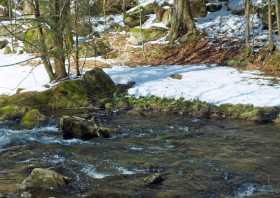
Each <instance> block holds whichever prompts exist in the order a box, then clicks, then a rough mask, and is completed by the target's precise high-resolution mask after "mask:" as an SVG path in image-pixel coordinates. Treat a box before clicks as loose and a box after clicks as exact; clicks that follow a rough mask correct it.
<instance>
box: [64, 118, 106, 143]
mask: <svg viewBox="0 0 280 198" xmlns="http://www.w3.org/2000/svg"><path fill="white" fill-rule="evenodd" d="M60 130H61V131H62V133H63V137H64V138H65V139H73V138H77V139H82V140H90V139H92V138H97V137H104V138H108V137H110V133H111V130H110V129H108V128H103V127H99V126H97V125H96V123H95V122H94V121H89V120H86V119H84V118H80V117H70V116H63V117H62V118H61V119H60Z"/></svg>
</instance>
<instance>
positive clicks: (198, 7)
mask: <svg viewBox="0 0 280 198" xmlns="http://www.w3.org/2000/svg"><path fill="white" fill-rule="evenodd" d="M190 6H191V12H192V15H193V17H204V16H206V15H207V10H206V3H205V0H190Z"/></svg>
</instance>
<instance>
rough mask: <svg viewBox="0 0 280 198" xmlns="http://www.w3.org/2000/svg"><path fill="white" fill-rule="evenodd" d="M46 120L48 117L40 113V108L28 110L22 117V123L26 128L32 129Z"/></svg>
mask: <svg viewBox="0 0 280 198" xmlns="http://www.w3.org/2000/svg"><path fill="white" fill-rule="evenodd" d="M45 120H46V117H45V116H44V115H43V114H41V113H40V111H39V110H38V109H32V110H30V111H27V112H26V113H25V114H24V116H23V118H22V119H21V125H22V126H24V127H25V128H28V129H31V128H34V127H36V126H39V124H40V123H41V122H43V121H45Z"/></svg>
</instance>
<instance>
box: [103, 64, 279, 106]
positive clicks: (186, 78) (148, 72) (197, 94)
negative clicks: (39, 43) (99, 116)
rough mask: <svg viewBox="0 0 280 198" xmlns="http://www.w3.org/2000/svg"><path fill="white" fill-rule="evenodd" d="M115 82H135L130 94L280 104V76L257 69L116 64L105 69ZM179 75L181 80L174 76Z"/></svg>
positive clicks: (207, 100) (214, 102) (224, 102)
mask: <svg viewBox="0 0 280 198" xmlns="http://www.w3.org/2000/svg"><path fill="white" fill-rule="evenodd" d="M104 71H105V72H106V73H108V74H109V75H110V76H111V78H112V79H113V80H114V82H115V83H119V84H125V83H127V82H131V81H133V82H135V83H136V85H135V86H134V87H133V88H131V89H129V90H128V93H129V94H130V95H131V96H135V97H148V96H157V97H161V98H173V99H179V98H184V99H185V100H195V99H198V100H201V101H205V102H209V103H212V104H216V105H221V104H226V103H231V104H252V105H254V106H259V107H263V106H280V83H279V82H278V81H279V80H280V79H278V78H277V79H275V78H273V77H264V76H262V75H261V73H259V72H257V71H255V72H252V71H251V72H250V71H244V72H241V71H238V70H237V69H235V68H231V67H223V66H214V65H187V66H158V67H148V66H146V67H135V68H130V67H117V66H116V67H113V68H107V69H105V70H104ZM174 74H180V75H181V76H182V79H181V80H178V79H174V78H171V77H170V76H171V75H174Z"/></svg>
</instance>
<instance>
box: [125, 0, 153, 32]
mask: <svg viewBox="0 0 280 198" xmlns="http://www.w3.org/2000/svg"><path fill="white" fill-rule="evenodd" d="M157 9H158V5H157V4H156V3H154V2H152V3H147V4H145V6H136V7H134V8H132V9H131V10H128V11H127V12H126V14H125V18H124V23H125V25H127V26H129V27H135V26H139V24H140V13H141V15H142V23H145V21H146V20H148V19H149V16H148V15H150V14H154V13H155V12H156V10H157Z"/></svg>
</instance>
